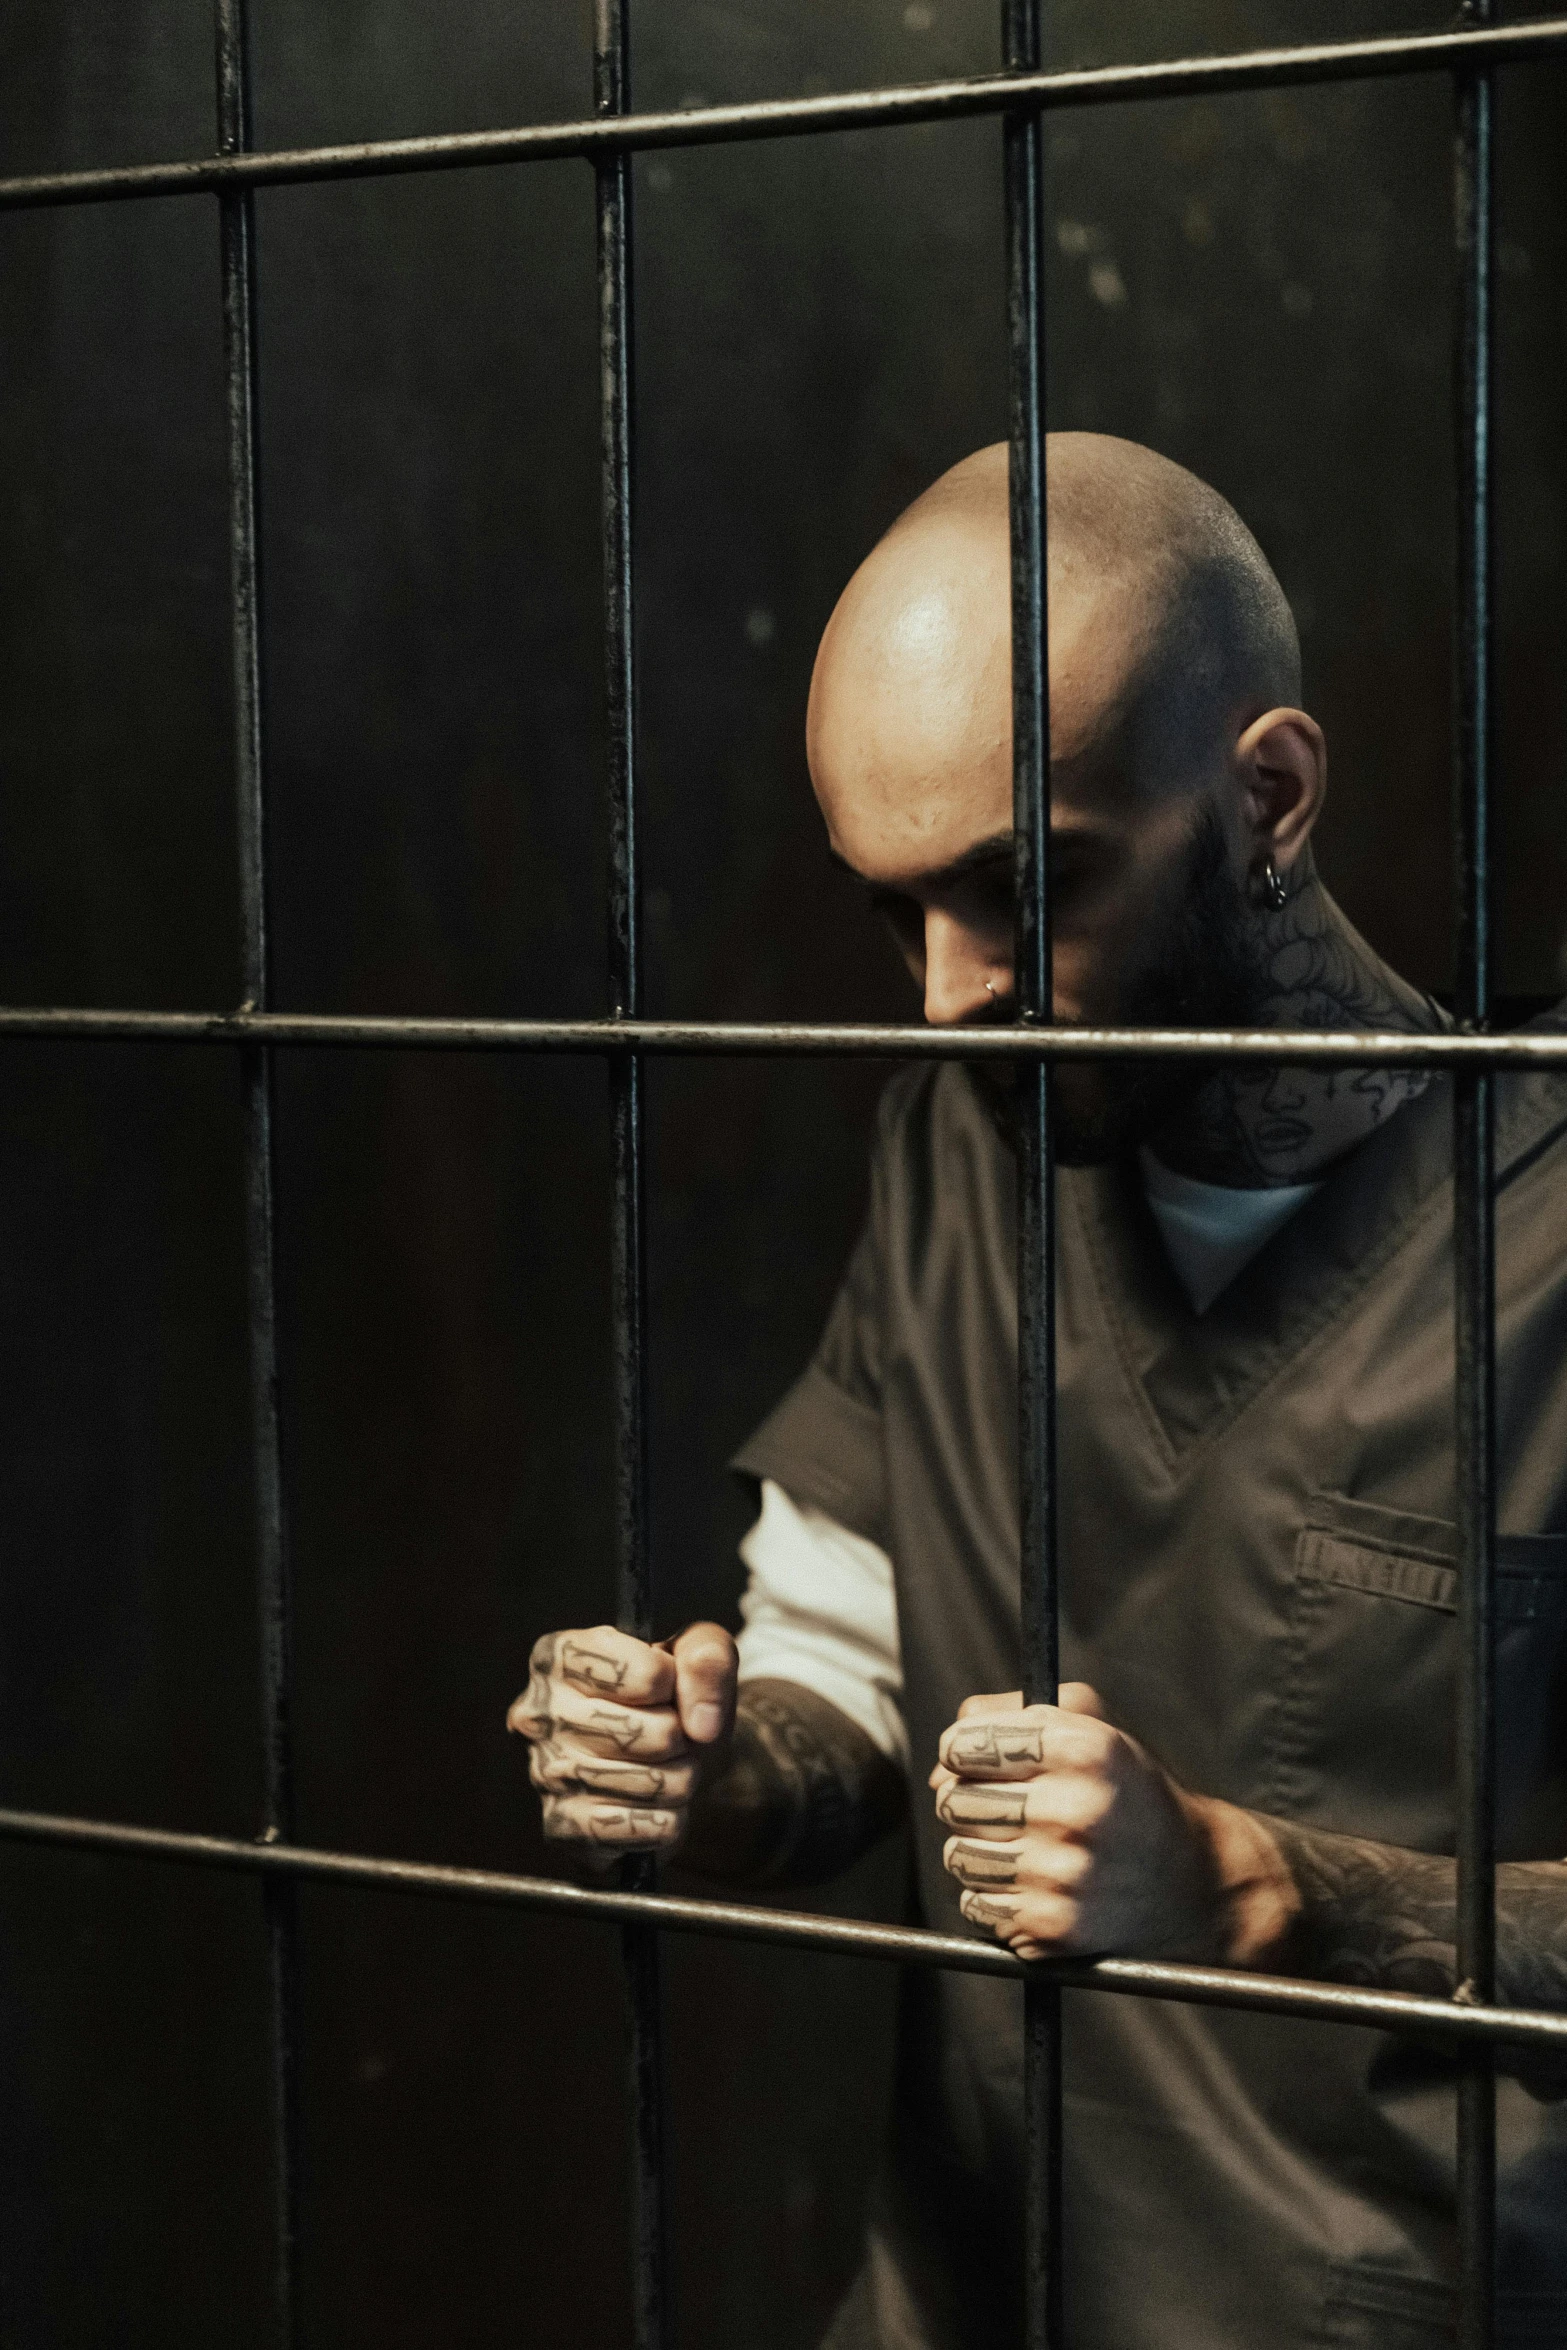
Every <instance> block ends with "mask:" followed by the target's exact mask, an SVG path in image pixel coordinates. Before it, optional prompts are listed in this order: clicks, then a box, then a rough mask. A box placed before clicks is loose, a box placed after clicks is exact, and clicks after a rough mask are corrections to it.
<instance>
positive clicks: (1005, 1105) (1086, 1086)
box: [968, 1059, 1188, 1167]
mask: <svg viewBox="0 0 1567 2350" xmlns="http://www.w3.org/2000/svg"><path fill="white" fill-rule="evenodd" d="M968 1069H969V1074H970V1076H971V1077H972V1078H973V1080H974V1083H975V1085H976V1087H977V1089H978V1092H979V1097H980V1099H981V1101H982V1102H983V1103H984V1105H985V1107H986V1109H987V1110H988V1111H989V1112H990V1115H991V1116H992V1118H993V1119H994V1120H995V1123H996V1125H997V1126H998V1127H999V1129H1000V1131H1001V1133H1002V1134H1003V1135H1004V1136H1005V1138H1006V1140H1007V1141H1008V1142H1009V1143H1010V1142H1013V1141H1014V1140H1015V1139H1016V1118H1017V1064H1016V1063H1015V1062H1012V1061H992V1060H989V1059H986V1060H980V1061H971V1062H969V1064H968ZM1187 1082H1188V1080H1187V1073H1186V1072H1185V1071H1177V1070H1174V1069H1172V1068H1171V1066H1170V1065H1169V1064H1168V1063H1167V1062H1165V1063H1161V1062H1157V1061H1119V1062H1110V1063H1107V1064H1105V1065H1104V1066H1102V1067H1099V1068H1093V1067H1090V1066H1089V1064H1088V1063H1086V1062H1076V1063H1070V1064H1068V1065H1067V1066H1066V1067H1064V1068H1058V1069H1057V1071H1056V1076H1055V1083H1054V1085H1053V1086H1052V1087H1051V1097H1050V1108H1051V1116H1050V1137H1051V1142H1052V1145H1053V1151H1054V1157H1055V1161H1056V1164H1057V1166H1060V1167H1104V1166H1108V1165H1109V1163H1110V1161H1111V1160H1112V1159H1118V1158H1121V1157H1122V1156H1123V1155H1124V1154H1125V1153H1126V1152H1127V1151H1129V1150H1132V1149H1134V1148H1135V1147H1136V1145H1137V1144H1138V1143H1140V1142H1145V1141H1146V1140H1147V1139H1148V1137H1149V1135H1150V1134H1151V1133H1153V1131H1154V1130H1155V1128H1156V1127H1158V1126H1159V1125H1160V1124H1161V1123H1162V1122H1163V1120H1164V1119H1165V1118H1167V1117H1168V1115H1169V1113H1170V1109H1171V1106H1172V1103H1173V1101H1174V1099H1175V1097H1176V1096H1177V1095H1178V1094H1180V1093H1182V1092H1184V1091H1185V1088H1186V1083H1187Z"/></svg>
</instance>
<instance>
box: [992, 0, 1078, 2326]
mask: <svg viewBox="0 0 1567 2350" xmlns="http://www.w3.org/2000/svg"><path fill="white" fill-rule="evenodd" d="M1002 43H1003V58H1004V62H1005V64H1006V66H1007V69H1008V70H1009V71H1013V72H1028V71H1031V70H1033V69H1035V68H1037V66H1038V64H1039V58H1040V24H1039V0H1003V15H1002ZM1003 136H1004V139H1005V189H1006V218H1007V343H1008V360H1009V366H1008V389H1009V417H1010V441H1011V451H1010V458H1011V463H1010V504H1011V535H1012V798H1013V831H1014V837H1015V884H1016V886H1015V907H1016V912H1015V924H1016V991H1017V1015H1018V1018H1019V1019H1020V1020H1024V1021H1029V1022H1037V1021H1048V1020H1049V1019H1050V1018H1051V1017H1052V1014H1053V1004H1052V996H1051V977H1050V693H1049V661H1048V654H1047V634H1046V580H1045V444H1044V395H1045V352H1044V282H1043V274H1044V136H1043V125H1042V123H1041V121H1040V117H1039V115H1038V113H1037V112H1034V113H1030V114H1013V115H1008V116H1007V117H1006V119H1005V125H1004V131H1003ZM1050 1095H1051V1081H1050V1075H1049V1072H1048V1071H1047V1069H1046V1068H1045V1066H1044V1064H1043V1063H1042V1062H1035V1063H1032V1064H1027V1065H1024V1066H1023V1067H1022V1068H1020V1070H1019V1072H1018V1081H1017V1137H1018V1259H1017V1281H1018V1297H1017V1308H1018V1439H1019V1443H1018V1465H1019V1492H1018V1518H1019V1547H1020V1558H1021V1573H1022V1629H1023V1689H1024V1695H1025V1696H1026V1697H1027V1699H1028V1700H1029V1702H1030V1703H1031V1704H1032V1703H1037V1702H1039V1701H1044V1702H1047V1703H1053V1702H1054V1700H1055V1696H1056V1687H1057V1681H1058V1678H1059V1674H1058V1620H1057V1604H1056V1480H1055V1419H1056V1393H1055V1164H1054V1156H1053V1153H1052V1149H1051V1136H1050ZM1023 2008H1024V2013H1023V2124H1024V2149H1025V2167H1024V2194H1025V2197H1026V2201H1027V2210H1026V2213H1025V2226H1024V2245H1025V2273H1024V2306H1025V2320H1024V2338H1025V2342H1026V2345H1027V2350H1061V2345H1062V2344H1063V2342H1064V2340H1065V2335H1064V2332H1063V2325H1062V2305H1061V1994H1060V1992H1059V1990H1058V1989H1057V1987H1056V1986H1055V1984H1053V1983H1051V1982H1049V1981H1047V1980H1045V1979H1043V1978H1040V1979H1037V1980H1034V1981H1031V1982H1029V1983H1028V1984H1027V1986H1026V1987H1025V1990H1024V1994H1023Z"/></svg>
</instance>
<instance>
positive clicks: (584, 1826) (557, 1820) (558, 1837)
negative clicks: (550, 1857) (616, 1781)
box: [542, 1795, 685, 1852]
mask: <svg viewBox="0 0 1567 2350" xmlns="http://www.w3.org/2000/svg"><path fill="white" fill-rule="evenodd" d="M542 1809H543V1814H544V1833H545V1835H546V1836H547V1837H548V1838H549V1839H550V1841H551V1842H552V1843H556V1844H591V1845H595V1846H599V1847H603V1846H612V1847H614V1848H615V1849H616V1850H618V1851H622V1852H631V1851H636V1850H638V1849H641V1848H644V1847H647V1846H655V1845H668V1844H674V1843H677V1842H678V1841H679V1839H680V1837H681V1835H682V1834H683V1832H684V1829H685V1811H684V1809H683V1808H681V1809H678V1810H655V1809H653V1808H652V1807H651V1806H647V1805H640V1804H626V1803H607V1802H604V1801H602V1800H600V1798H598V1797H597V1796H591V1795H546V1796H545V1798H544V1803H543V1806H542Z"/></svg>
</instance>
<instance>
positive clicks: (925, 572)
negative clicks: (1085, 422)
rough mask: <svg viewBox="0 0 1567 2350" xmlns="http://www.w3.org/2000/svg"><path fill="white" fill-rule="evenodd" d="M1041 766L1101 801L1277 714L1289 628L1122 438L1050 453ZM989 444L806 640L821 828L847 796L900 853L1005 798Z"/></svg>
mask: <svg viewBox="0 0 1567 2350" xmlns="http://www.w3.org/2000/svg"><path fill="white" fill-rule="evenodd" d="M1045 480H1046V494H1047V546H1048V583H1047V584H1048V600H1049V616H1050V700H1051V733H1052V753H1053V757H1054V759H1055V760H1056V761H1057V762H1061V761H1067V762H1071V761H1076V760H1079V759H1083V758H1088V759H1092V760H1094V761H1095V763H1096V765H1097V766H1098V768H1099V769H1100V771H1101V772H1102V774H1103V776H1104V777H1105V778H1106V779H1107V781H1108V784H1109V785H1110V786H1112V787H1113V788H1117V789H1121V790H1125V791H1129V792H1131V793H1133V794H1144V793H1152V794H1162V793H1168V792H1171V791H1176V792H1179V791H1182V790H1185V789H1188V788H1195V787H1197V786H1200V785H1201V784H1204V783H1206V782H1207V781H1209V780H1211V777H1212V774H1213V772H1214V763H1215V761H1222V759H1223V757H1224V756H1225V754H1226V752H1227V750H1228V748H1229V746H1230V744H1232V743H1233V742H1234V740H1235V738H1236V736H1237V735H1238V734H1239V733H1240V732H1241V731H1242V730H1243V729H1244V728H1245V727H1246V726H1247V725H1248V724H1250V722H1251V721H1252V720H1253V719H1255V718H1256V717H1257V716H1258V715H1260V714H1261V713H1262V712H1264V711H1267V710H1270V709H1272V708H1275V707H1277V706H1280V705H1289V704H1293V703H1294V702H1296V701H1297V700H1298V698H1299V693H1300V652H1299V645H1298V642H1297V639H1296V634H1295V626H1294V621H1293V619H1292V617H1291V614H1290V609H1289V605H1288V603H1287V602H1286V601H1285V597H1284V594H1283V591H1282V589H1281V588H1280V586H1279V584H1278V581H1277V580H1276V579H1275V578H1274V576H1273V573H1272V571H1271V570H1270V569H1269V567H1268V563H1267V561H1266V558H1265V557H1264V555H1263V553H1262V550H1261V548H1260V547H1259V546H1258V545H1257V542H1256V540H1255V539H1254V538H1253V537H1252V535H1251V533H1250V531H1248V530H1247V528H1246V526H1245V524H1244V523H1243V522H1242V521H1241V519H1240V517H1239V516H1238V515H1237V514H1236V513H1235V511H1234V509H1233V508H1232V507H1231V506H1229V505H1228V504H1227V503H1226V501H1225V500H1224V499H1223V498H1221V497H1220V496H1219V494H1218V492H1217V491H1216V490H1213V489H1210V488H1209V487H1208V485H1207V484H1206V483H1205V482H1201V481H1199V480H1198V479H1197V477H1196V476H1195V474H1191V473H1188V472H1187V471H1186V470H1185V469H1184V467H1182V466H1179V465H1174V464H1171V462H1170V461H1169V459H1168V458H1164V457H1160V456H1157V455H1156V454H1155V453H1154V452H1153V451H1152V450H1151V449H1144V448H1140V447H1139V446H1138V445H1137V444H1136V443H1135V442H1131V441H1121V440H1113V439H1111V438H1109V437H1108V436H1106V435H1102V434H1098V433H1055V434H1052V435H1051V436H1050V439H1049V442H1048V444H1047V453H1046V466H1045ZM1011 625H1012V624H1011V590H1010V551H1009V531H1008V507H1007V451H1006V449H1005V447H1004V446H998V447H996V448H991V449H982V450H980V451H979V452H978V454H977V455H975V456H973V457H969V458H966V459H965V460H964V462H963V463H962V464H961V465H956V466H954V467H953V469H952V471H951V472H950V473H947V474H944V475H943V476H942V478H941V479H940V481H938V482H936V483H935V484H934V485H933V487H932V488H930V489H929V490H927V491H926V492H925V494H924V496H923V497H921V498H918V499H917V500H916V501H915V503H914V504H913V505H912V506H911V507H910V508H909V509H908V511H907V513H905V514H904V515H903V516H902V517H901V518H900V519H899V520H898V521H897V522H896V523H895V524H894V525H893V527H892V529H891V530H890V531H889V532H888V533H887V535H886V537H885V538H884V539H883V540H882V541H881V543H880V544H879V545H878V546H877V547H876V548H875V549H874V550H873V552H872V553H871V554H870V555H869V556H868V558H867V559H866V561H865V562H864V563H863V564H862V565H861V566H860V569H859V570H858V571H857V572H856V573H855V575H854V577H853V579H852V580H851V581H850V582H849V585H848V587H847V588H846V589H845V591H844V593H843V596H842V598H841V599H840V601H839V604H838V607H837V609H836V611H835V612H834V613H833V616H832V619H831V621H830V622H829V624H828V627H827V632H826V634H825V636H824V637H823V639H822V646H821V651H820V653H819V654H818V656H817V663H816V672H815V676H814V678H813V680H812V686H811V703H810V713H809V718H808V724H807V742H808V749H809V754H810V761H811V772H812V776H813V778H814V780H815V783H816V787H817V791H818V795H819V796H820V798H821V800H822V804H823V808H824V810H825V812H826V814H827V817H828V823H829V825H830V826H832V827H833V828H834V829H835V830H836V829H837V812H838V811H839V810H840V809H842V808H844V807H846V806H847V805H848V804H849V803H850V802H853V803H854V804H855V805H856V806H858V807H861V808H864V809H865V810H867V811H869V810H871V809H874V810H875V811H876V814H877V821H878V824H879V825H880V826H881V827H882V828H883V829H885V827H886V825H887V824H888V823H889V822H890V823H893V824H894V825H895V824H896V823H897V822H898V821H899V820H900V815H901V818H902V820H903V821H905V823H906V825H907V827H908V829H909V834H910V837H909V840H908V844H907V845H908V849H909V853H910V855H911V856H913V855H917V854H918V853H919V850H920V846H921V842H920V839H919V838H918V837H916V836H919V835H924V836H926V838H927V839H928V841H929V843H930V845H932V846H933V847H934V846H935V845H936V844H937V843H938V842H939V840H940V839H941V837H942V836H943V835H944V833H945V832H946V830H947V828H948V819H949V817H950V816H951V815H952V814H953V812H954V810H955V806H956V802H957V799H958V798H959V797H962V798H963V799H965V800H966V801H967V802H968V803H969V804H970V805H972V803H973V799H974V794H975V791H976V789H978V790H979V791H980V792H981V793H982V795H984V796H986V797H988V798H989V799H990V800H991V801H993V802H994V805H995V807H996V808H997V809H998V810H999V809H1003V808H1007V807H1009V806H1010V796H1011V783H1010V774H1011V732H1012V710H1011V671H1012V659H1011Z"/></svg>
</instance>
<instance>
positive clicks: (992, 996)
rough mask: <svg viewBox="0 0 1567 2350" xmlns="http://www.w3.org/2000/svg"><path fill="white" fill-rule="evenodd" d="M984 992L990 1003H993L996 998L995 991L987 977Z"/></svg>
mask: <svg viewBox="0 0 1567 2350" xmlns="http://www.w3.org/2000/svg"><path fill="white" fill-rule="evenodd" d="M985 993H986V994H987V995H988V996H989V998H990V1000H991V1002H992V1003H995V1002H996V1001H997V1000H998V999H997V996H996V991H995V989H994V987H993V986H992V985H991V983H990V981H989V980H988V979H987V980H986V982H985Z"/></svg>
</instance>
